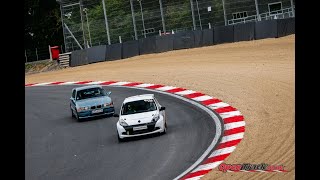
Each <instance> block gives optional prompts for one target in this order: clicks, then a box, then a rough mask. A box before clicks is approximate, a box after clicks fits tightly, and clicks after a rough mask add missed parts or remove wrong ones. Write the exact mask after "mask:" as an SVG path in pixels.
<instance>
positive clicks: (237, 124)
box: [224, 121, 246, 130]
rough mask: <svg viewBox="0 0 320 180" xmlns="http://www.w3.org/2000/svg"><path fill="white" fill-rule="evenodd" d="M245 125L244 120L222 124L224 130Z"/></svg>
mask: <svg viewBox="0 0 320 180" xmlns="http://www.w3.org/2000/svg"><path fill="white" fill-rule="evenodd" d="M245 125H246V123H245V122H244V121H239V122H233V123H228V124H224V130H229V129H233V128H238V127H242V126H245Z"/></svg>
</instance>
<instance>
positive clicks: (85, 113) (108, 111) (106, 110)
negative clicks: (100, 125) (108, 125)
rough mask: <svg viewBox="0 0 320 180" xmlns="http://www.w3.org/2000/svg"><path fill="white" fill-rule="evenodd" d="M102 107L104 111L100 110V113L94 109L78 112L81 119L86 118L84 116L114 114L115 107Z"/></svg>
mask: <svg viewBox="0 0 320 180" xmlns="http://www.w3.org/2000/svg"><path fill="white" fill-rule="evenodd" d="M101 109H102V112H99V113H93V110H88V111H82V112H78V117H79V119H84V118H90V117H97V116H103V115H108V114H114V107H106V108H101ZM95 110H96V109H95Z"/></svg>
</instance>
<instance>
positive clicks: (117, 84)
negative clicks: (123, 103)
mask: <svg viewBox="0 0 320 180" xmlns="http://www.w3.org/2000/svg"><path fill="white" fill-rule="evenodd" d="M129 83H131V82H116V83H112V84H109V85H110V86H123V85H125V84H129Z"/></svg>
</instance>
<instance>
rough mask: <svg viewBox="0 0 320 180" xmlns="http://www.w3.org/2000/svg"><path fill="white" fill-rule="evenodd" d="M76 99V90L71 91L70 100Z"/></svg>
mask: <svg viewBox="0 0 320 180" xmlns="http://www.w3.org/2000/svg"><path fill="white" fill-rule="evenodd" d="M75 97H76V90H73V91H72V98H75Z"/></svg>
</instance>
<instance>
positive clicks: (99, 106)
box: [90, 105, 103, 109]
mask: <svg viewBox="0 0 320 180" xmlns="http://www.w3.org/2000/svg"><path fill="white" fill-rule="evenodd" d="M102 106H103V105H97V106H91V108H90V109H96V108H101V107H102Z"/></svg>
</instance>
